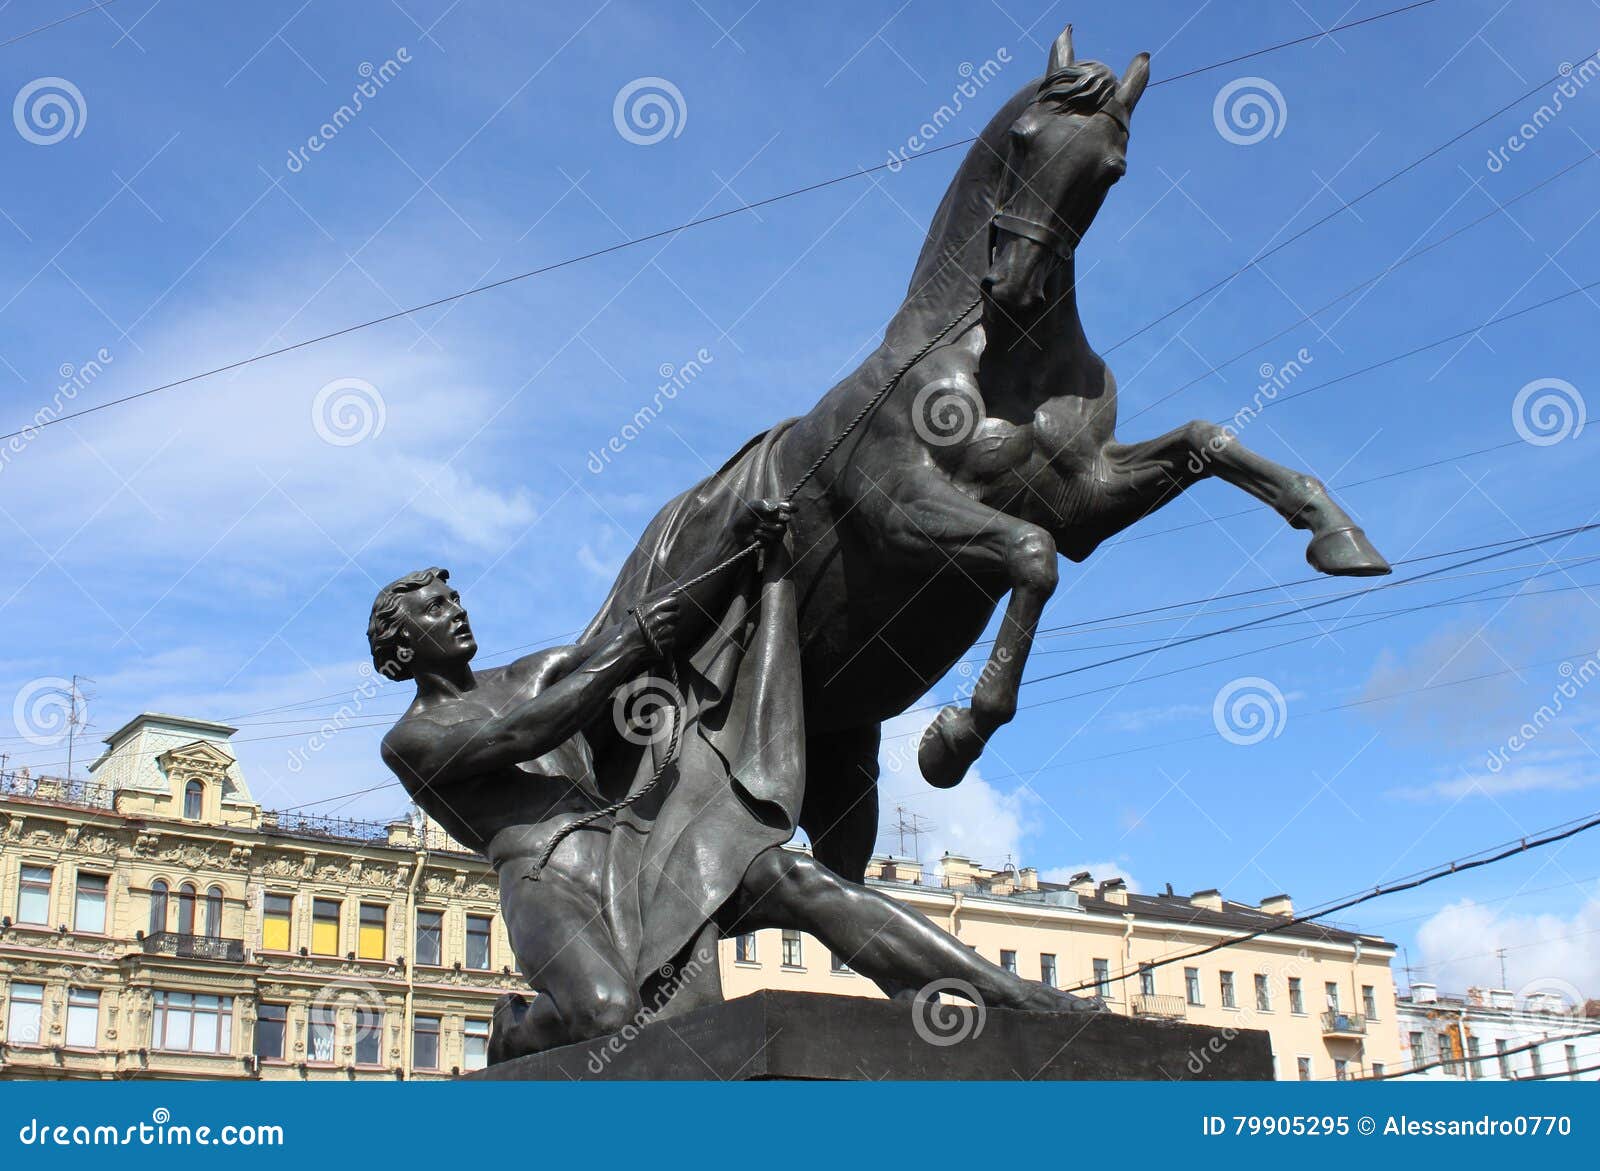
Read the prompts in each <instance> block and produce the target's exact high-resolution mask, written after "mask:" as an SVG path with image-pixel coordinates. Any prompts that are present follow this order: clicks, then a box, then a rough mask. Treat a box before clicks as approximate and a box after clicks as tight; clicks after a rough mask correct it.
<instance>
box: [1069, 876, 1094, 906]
mask: <svg viewBox="0 0 1600 1171" xmlns="http://www.w3.org/2000/svg"><path fill="white" fill-rule="evenodd" d="M1067 889H1068V890H1070V891H1071V892H1072V893H1073V894H1075V895H1077V896H1078V897H1079V898H1080V899H1081V898H1087V897H1088V896H1090V895H1092V894H1094V878H1093V877H1092V876H1091V875H1090V873H1089V872H1088V871H1087V870H1080V871H1078V873H1076V874H1074V875H1073V876H1072V877H1071V878H1069V879H1067Z"/></svg>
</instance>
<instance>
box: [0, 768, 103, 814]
mask: <svg viewBox="0 0 1600 1171" xmlns="http://www.w3.org/2000/svg"><path fill="white" fill-rule="evenodd" d="M0 797H26V798H28V799H30V800H33V801H53V802H55V803H57V804H59V805H82V806H84V807H86V808H89V809H110V808H112V806H113V804H114V803H115V800H116V791H115V790H113V789H109V788H107V787H106V786H105V785H96V784H92V783H90V782H89V781H85V780H81V779H71V780H69V779H68V778H66V777H34V776H24V775H23V774H21V773H17V772H0Z"/></svg>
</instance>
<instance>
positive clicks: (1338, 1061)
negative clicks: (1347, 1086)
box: [1333, 1057, 1350, 1082]
mask: <svg viewBox="0 0 1600 1171" xmlns="http://www.w3.org/2000/svg"><path fill="white" fill-rule="evenodd" d="M1333 1080H1334V1081H1339V1082H1345V1081H1349V1080H1350V1063H1349V1062H1348V1061H1346V1060H1345V1059H1344V1058H1343V1057H1335V1058H1334V1059H1333Z"/></svg>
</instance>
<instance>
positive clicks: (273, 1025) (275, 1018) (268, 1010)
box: [256, 1004, 289, 1061]
mask: <svg viewBox="0 0 1600 1171" xmlns="http://www.w3.org/2000/svg"><path fill="white" fill-rule="evenodd" d="M288 1027H289V1009H288V1006H287V1005H282V1004H263V1005H262V1006H261V1007H260V1008H258V1009H257V1010H256V1056H257V1057H259V1058H261V1059H262V1060H264V1061H282V1060H283V1039H284V1034H285V1033H287V1032H288Z"/></svg>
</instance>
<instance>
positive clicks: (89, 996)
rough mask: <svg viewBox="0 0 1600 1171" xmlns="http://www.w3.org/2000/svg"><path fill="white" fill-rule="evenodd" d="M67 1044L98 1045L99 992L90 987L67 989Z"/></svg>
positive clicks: (94, 1046)
mask: <svg viewBox="0 0 1600 1171" xmlns="http://www.w3.org/2000/svg"><path fill="white" fill-rule="evenodd" d="M67 1046H68V1047H69V1048H72V1049H98V1048H99V1047H100V993H98V992H96V991H95V990H94V989H92V988H69V989H67Z"/></svg>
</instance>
